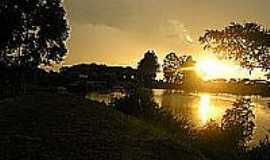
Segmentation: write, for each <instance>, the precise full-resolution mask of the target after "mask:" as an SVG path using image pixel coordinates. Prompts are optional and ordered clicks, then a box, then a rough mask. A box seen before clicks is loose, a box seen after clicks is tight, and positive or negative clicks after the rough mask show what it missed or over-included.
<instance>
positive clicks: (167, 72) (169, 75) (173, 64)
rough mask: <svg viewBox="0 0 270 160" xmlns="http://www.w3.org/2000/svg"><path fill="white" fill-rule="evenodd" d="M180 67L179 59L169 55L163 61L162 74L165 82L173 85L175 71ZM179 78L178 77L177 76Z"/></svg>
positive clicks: (173, 54)
mask: <svg viewBox="0 0 270 160" xmlns="http://www.w3.org/2000/svg"><path fill="white" fill-rule="evenodd" d="M179 66H180V61H179V58H178V57H177V55H176V54H175V53H169V54H168V55H166V57H165V58H164V60H163V65H162V67H163V74H164V78H165V80H166V82H168V83H174V81H175V74H176V70H177V69H178V67H179ZM179 76H180V75H179Z"/></svg>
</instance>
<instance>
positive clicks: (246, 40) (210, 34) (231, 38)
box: [199, 23, 270, 71]
mask: <svg viewBox="0 0 270 160" xmlns="http://www.w3.org/2000/svg"><path fill="white" fill-rule="evenodd" d="M199 41H200V42H201V44H202V45H203V46H204V49H206V50H211V51H212V52H213V53H215V54H217V55H219V56H221V57H222V58H226V59H233V60H237V61H239V62H240V65H241V66H243V67H245V68H247V69H249V70H250V71H252V70H253V69H254V68H261V69H263V70H269V69H270V31H269V30H268V29H267V28H265V27H263V26H261V25H259V24H256V23H244V24H239V23H231V24H230V25H229V26H227V27H225V28H224V29H222V30H207V31H206V33H205V34H204V35H203V36H202V37H200V39H199Z"/></svg>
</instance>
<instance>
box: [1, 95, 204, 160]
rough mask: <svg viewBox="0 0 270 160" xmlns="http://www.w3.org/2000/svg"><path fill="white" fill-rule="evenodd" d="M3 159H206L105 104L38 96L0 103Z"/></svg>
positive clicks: (164, 132)
mask: <svg viewBox="0 0 270 160" xmlns="http://www.w3.org/2000/svg"><path fill="white" fill-rule="evenodd" d="M0 113H1V114H0V159H112V160H113V159H124V160H129V159H138V160H141V159H178V160H179V159H183V160H189V159H190V160H192V159H194V160H198V159H204V158H203V156H202V155H201V154H199V152H197V151H194V150H192V149H191V148H190V147H188V145H185V143H181V142H175V141H174V140H173V139H171V138H170V137H169V136H167V135H166V131H164V130H163V129H160V128H158V127H156V126H154V125H151V124H148V123H147V122H144V121H142V120H139V119H136V118H134V117H131V116H128V115H125V114H122V113H120V112H117V111H115V110H113V109H111V108H108V107H106V106H104V105H102V104H99V103H96V102H91V101H87V100H84V99H81V98H78V97H74V96H67V95H57V94H52V93H47V92H35V93H31V94H29V95H25V96H22V97H19V98H12V99H6V100H3V101H1V102H0Z"/></svg>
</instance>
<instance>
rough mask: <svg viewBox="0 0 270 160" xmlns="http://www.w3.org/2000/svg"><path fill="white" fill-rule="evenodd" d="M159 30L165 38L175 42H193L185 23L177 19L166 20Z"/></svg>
mask: <svg viewBox="0 0 270 160" xmlns="http://www.w3.org/2000/svg"><path fill="white" fill-rule="evenodd" d="M161 30H162V32H164V34H165V37H166V38H168V39H170V40H173V41H177V43H185V44H192V43H193V42H194V40H193V39H192V37H191V36H190V34H189V32H188V30H187V28H186V27H185V25H184V24H183V23H181V22H179V21H178V20H172V19H171V20H168V21H167V24H165V25H164V26H162V27H161Z"/></svg>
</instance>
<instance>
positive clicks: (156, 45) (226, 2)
mask: <svg viewBox="0 0 270 160" xmlns="http://www.w3.org/2000/svg"><path fill="white" fill-rule="evenodd" d="M64 3H65V6H66V9H67V12H68V17H69V20H70V24H71V27H72V32H71V38H70V40H69V42H68V47H69V55H68V57H67V59H66V61H65V64H78V63H93V62H95V63H102V64H109V65H131V66H136V64H137V62H138V61H139V60H140V59H141V58H142V57H143V54H144V53H145V52H146V51H147V50H149V49H154V50H155V51H156V52H157V54H158V56H159V60H160V61H162V59H163V58H164V56H165V55H166V54H167V53H169V52H171V51H174V52H176V53H177V54H191V55H193V56H194V57H195V58H196V59H200V58H201V57H205V55H206V54H208V53H205V52H204V51H203V50H202V48H201V46H200V45H199V43H198V38H199V37H200V36H201V35H203V33H204V31H205V30H206V29H220V28H222V27H224V26H226V25H228V24H229V23H230V22H257V23H260V24H262V25H264V26H267V27H269V25H270V14H269V12H268V7H269V6H270V1H269V0H65V1H64Z"/></svg>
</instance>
